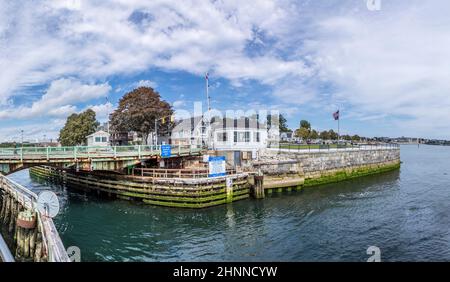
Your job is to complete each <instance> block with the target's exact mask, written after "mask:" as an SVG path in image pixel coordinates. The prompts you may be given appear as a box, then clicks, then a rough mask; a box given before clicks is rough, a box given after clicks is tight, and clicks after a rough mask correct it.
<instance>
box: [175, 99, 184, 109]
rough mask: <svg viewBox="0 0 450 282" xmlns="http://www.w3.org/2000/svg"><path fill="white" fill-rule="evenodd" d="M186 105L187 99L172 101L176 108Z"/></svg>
mask: <svg viewBox="0 0 450 282" xmlns="http://www.w3.org/2000/svg"><path fill="white" fill-rule="evenodd" d="M185 105H186V101H185V100H176V101H174V102H173V103H172V106H173V107H174V108H181V107H183V106H185Z"/></svg>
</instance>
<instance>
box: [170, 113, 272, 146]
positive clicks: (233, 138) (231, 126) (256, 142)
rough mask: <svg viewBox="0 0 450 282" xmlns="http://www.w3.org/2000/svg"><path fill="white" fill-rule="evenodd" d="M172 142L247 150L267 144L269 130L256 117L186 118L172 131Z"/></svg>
mask: <svg viewBox="0 0 450 282" xmlns="http://www.w3.org/2000/svg"><path fill="white" fill-rule="evenodd" d="M171 139H172V144H181V145H194V146H199V145H202V144H203V145H208V147H209V148H211V149H215V150H219V151H220V150H224V151H248V150H258V149H262V148H266V147H267V139H268V131H267V126H266V124H265V123H261V122H258V120H257V118H256V117H240V118H236V119H232V118H213V119H212V121H211V124H210V125H208V124H205V122H204V121H203V119H202V118H201V117H193V118H190V119H185V120H183V121H181V122H180V123H179V124H177V125H176V126H175V127H174V129H173V130H172V135H171Z"/></svg>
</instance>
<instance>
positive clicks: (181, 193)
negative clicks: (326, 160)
mask: <svg viewBox="0 0 450 282" xmlns="http://www.w3.org/2000/svg"><path fill="white" fill-rule="evenodd" d="M204 173H205V172H204V171H203V170H190V172H189V171H188V170H186V169H183V170H170V169H139V170H136V174H135V175H112V174H105V175H93V174H90V173H86V172H81V171H80V172H78V173H77V172H75V171H70V170H62V169H58V168H55V167H50V166H35V167H32V168H30V174H31V175H33V176H36V177H40V178H45V179H53V180H55V181H57V182H62V183H65V184H66V185H68V186H69V187H73V188H77V189H83V190H88V191H94V192H96V193H98V194H104V195H106V196H111V197H116V198H121V199H127V200H138V201H142V202H144V203H147V204H152V205H159V206H168V207H183V208H206V207H211V206H217V205H221V204H225V203H229V202H234V201H237V200H241V199H246V198H248V197H249V196H250V185H249V183H248V179H247V178H248V174H247V173H235V172H234V171H232V170H229V171H228V175H226V176H223V177H213V178H207V177H200V176H202V175H203V174H204ZM163 176H164V177H163Z"/></svg>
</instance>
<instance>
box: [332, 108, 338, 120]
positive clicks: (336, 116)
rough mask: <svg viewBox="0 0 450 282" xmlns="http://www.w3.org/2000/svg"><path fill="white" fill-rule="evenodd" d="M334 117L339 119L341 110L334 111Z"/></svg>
mask: <svg viewBox="0 0 450 282" xmlns="http://www.w3.org/2000/svg"><path fill="white" fill-rule="evenodd" d="M333 118H334V120H338V119H339V110H337V112H335V113H333Z"/></svg>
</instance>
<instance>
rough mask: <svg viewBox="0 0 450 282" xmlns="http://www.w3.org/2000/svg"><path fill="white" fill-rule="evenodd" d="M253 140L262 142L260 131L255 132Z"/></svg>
mask: <svg viewBox="0 0 450 282" xmlns="http://www.w3.org/2000/svg"><path fill="white" fill-rule="evenodd" d="M253 140H255V141H256V142H258V143H259V142H261V140H260V135H259V132H254V133H253Z"/></svg>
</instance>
